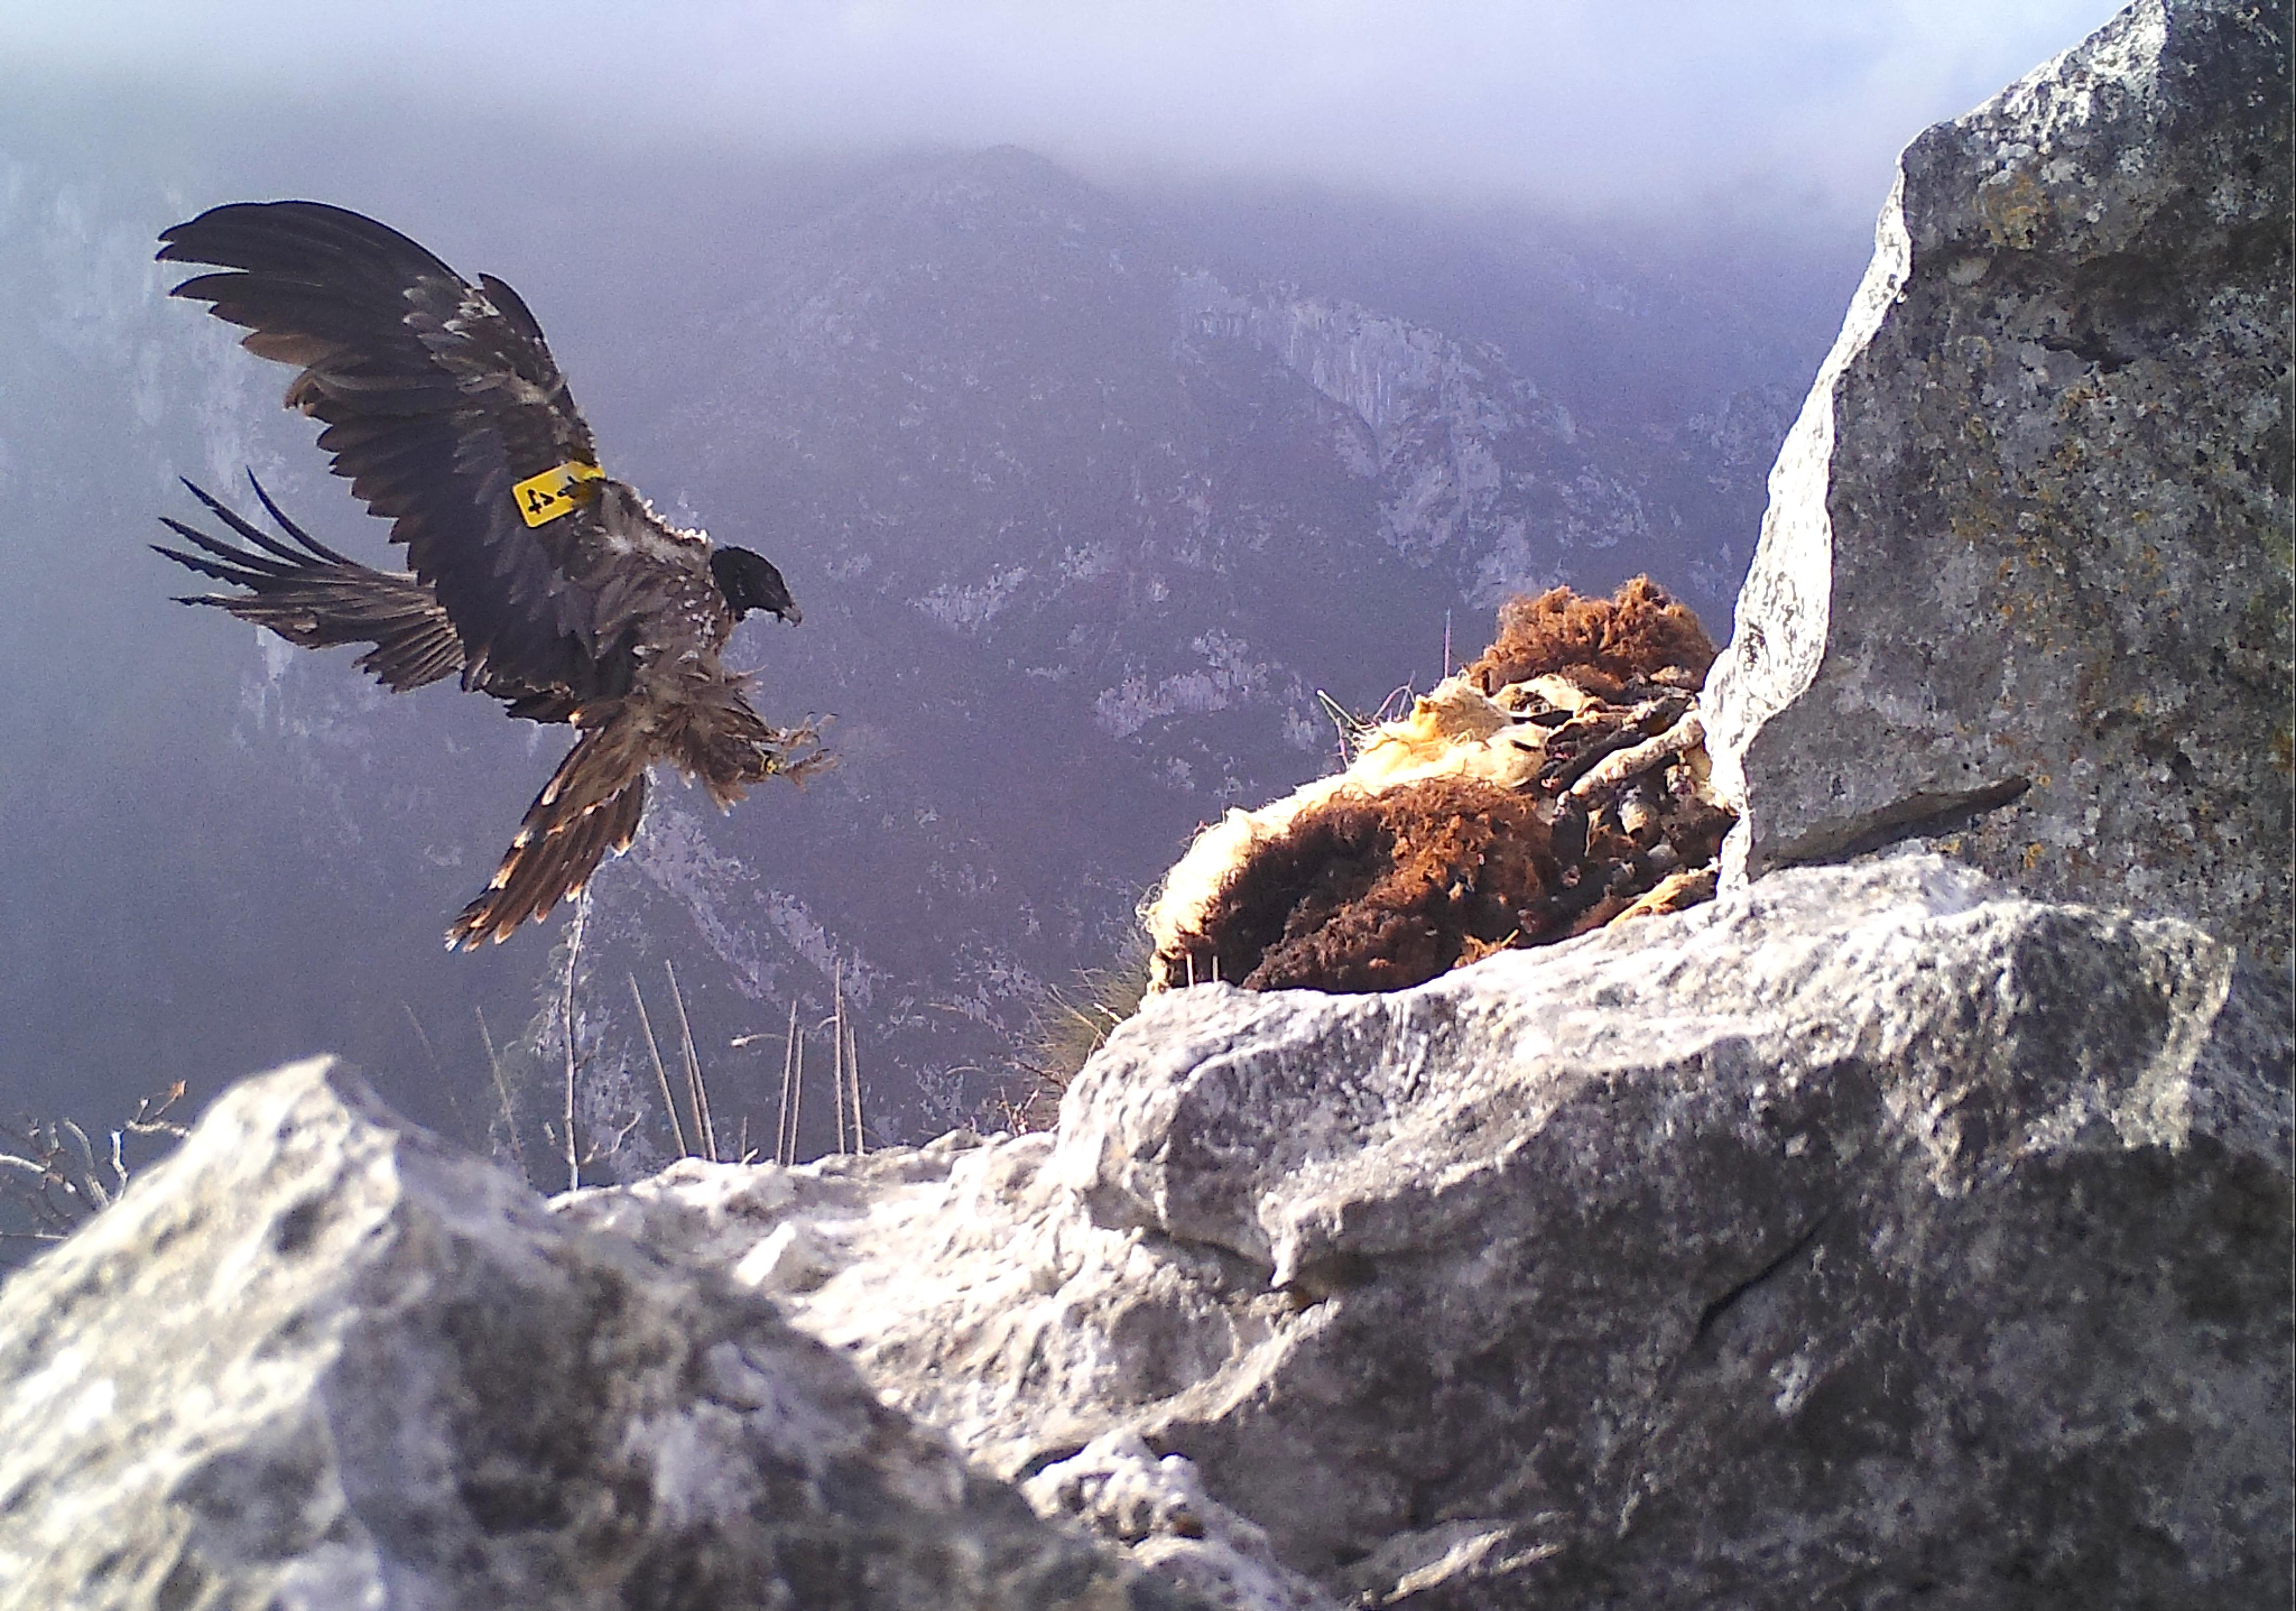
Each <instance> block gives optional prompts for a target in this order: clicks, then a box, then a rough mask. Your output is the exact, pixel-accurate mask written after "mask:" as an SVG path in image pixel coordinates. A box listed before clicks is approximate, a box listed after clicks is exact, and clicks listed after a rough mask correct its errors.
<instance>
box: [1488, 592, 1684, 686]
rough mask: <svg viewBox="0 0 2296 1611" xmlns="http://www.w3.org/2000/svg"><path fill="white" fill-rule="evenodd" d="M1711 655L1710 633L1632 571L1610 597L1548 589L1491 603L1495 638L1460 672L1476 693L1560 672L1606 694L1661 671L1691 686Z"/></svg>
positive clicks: (1682, 608) (1681, 608) (1672, 600)
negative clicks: (1496, 626) (1495, 615)
mask: <svg viewBox="0 0 2296 1611" xmlns="http://www.w3.org/2000/svg"><path fill="white" fill-rule="evenodd" d="M1714 654H1715V650H1714V640H1713V639H1711V638H1710V637H1707V636H1706V629H1705V628H1703V627H1702V626H1700V625H1699V624H1698V617H1697V616H1695V615H1693V614H1692V613H1691V612H1690V610H1689V608H1688V607H1687V606H1686V605H1684V604H1677V603H1676V602H1675V600H1674V599H1673V598H1671V597H1669V596H1668V594H1667V592H1666V590H1665V589H1664V588H1661V587H1660V586H1659V585H1658V584H1657V583H1655V582H1653V581H1652V580H1651V579H1650V578H1648V577H1646V576H1637V577H1636V578H1635V579H1633V580H1632V581H1630V582H1628V583H1627V584H1626V585H1625V586H1624V587H1622V588H1620V589H1619V590H1618V592H1617V594H1616V595H1614V596H1611V597H1610V598H1582V597H1581V596H1579V595H1578V594H1576V593H1573V592H1572V591H1571V590H1570V588H1551V589H1549V590H1548V591H1546V592H1545V593H1542V594H1540V595H1539V596H1538V597H1537V598H1529V597H1521V598H1513V599H1509V600H1508V601H1507V602H1506V603H1505V604H1502V605H1501V606H1500V607H1499V630H1498V639H1497V642H1495V643H1493V644H1492V645H1491V646H1490V647H1489V648H1488V649H1486V650H1484V651H1483V653H1482V658H1480V660H1478V661H1476V662H1475V663H1474V664H1473V665H1472V666H1470V667H1468V668H1467V676H1468V678H1469V680H1471V681H1472V682H1473V683H1474V684H1475V686H1477V687H1480V689H1482V690H1483V692H1484V693H1486V694H1496V693H1497V692H1498V691H1499V689H1501V688H1503V687H1505V686H1506V685H1507V684H1509V683H1513V682H1526V681H1529V679H1530V678H1534V677H1544V676H1547V675H1550V674H1556V673H1562V672H1566V671H1567V672H1570V673H1571V674H1572V675H1573V677H1574V678H1576V679H1577V680H1578V681H1579V683H1580V684H1581V685H1582V686H1586V687H1587V689H1588V691H1589V692H1593V693H1598V694H1601V695H1604V696H1606V697H1610V696H1615V695H1617V693H1618V692H1619V690H1620V687H1621V686H1624V685H1625V684H1626V683H1628V682H1632V681H1636V680H1638V679H1646V678H1654V677H1656V676H1657V675H1658V674H1659V673H1661V671H1673V672H1676V673H1678V674H1682V675H1683V676H1685V678H1686V679H1687V684H1686V686H1697V685H1698V684H1700V683H1702V682H1703V681H1704V680H1705V677H1706V669H1707V668H1708V667H1709V666H1710V665H1712V664H1713V663H1714ZM1590 672H1591V673H1593V674H1594V675H1593V676H1592V677H1590V676H1588V675H1587V674H1588V673H1590ZM1606 685H1607V686H1606Z"/></svg>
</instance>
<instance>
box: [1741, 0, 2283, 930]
mask: <svg viewBox="0 0 2296 1611" xmlns="http://www.w3.org/2000/svg"><path fill="white" fill-rule="evenodd" d="M2289 45H2290V39H2289V12H2288V7H2287V5H2286V4H2265V5H2253V4H2241V3H2238V0H2140V3H2139V4H2136V5H2133V6H2131V7H2130V8H2129V9H2128V11H2126V12H2122V13H2121V14H2120V16H2119V17H2118V18H2116V19H2114V21H2112V23H2111V24H2109V25H2108V26H2107V27H2105V28H2104V29H2102V30H2100V31H2099V32H2098V33H2097V34H2096V35H2095V37H2093V38H2091V39H2089V40H2088V41H2087V43H2085V44H2083V45H2081V46H2079V48H2078V49H2076V50H2073V51H2071V52H2068V53H2066V54H2065V55H2063V56H2061V57H2059V58H2058V59H2057V60H2055V61H2054V62H2049V63H2048V64H2047V65H2046V66H2044V67H2042V68H2041V69H2039V70H2037V71H2036V72H2034V73H2033V74H2032V75H2030V77H2028V78H2025V79H2023V80H2022V81H2021V82H2020V83H2017V84H2015V85H2013V86H2010V87H2009V88H2008V89H2006V90H2005V91H2003V92H2002V93H2001V94H2000V95H1997V96H1996V97H1995V98H1994V99H1993V100H1991V101H1989V102H1988V103H1986V104H1985V105H1983V106H1981V107H1979V108H1978V109H1977V110H1976V111H1972V112H1971V113H1969V114H1968V115H1967V116H1966V117H1964V118H1961V119H1956V120H1955V121H1954V122H1951V123H1945V124H1940V125H1939V126H1938V127H1934V128H1932V129H1931V130H1929V132H1927V133H1926V134H1924V135H1923V136H1921V137H1920V138H1919V139H1917V140H1915V142H1914V143H1913V144H1912V145H1911V146H1909V147H1908V148H1907V151H1906V153H1905V155H1904V157H1903V159H1902V160H1901V163H1900V176H1899V179H1898V185H1897V186H1896V188H1895V189H1894V190H1893V191H1892V192H1891V193H1890V200H1889V201H1888V203H1887V205H1885V206H1884V208H1883V209H1882V218H1881V221H1880V223H1879V225H1878V226H1877V227H1876V230H1875V242H1874V259H1873V263H1872V266H1871V267H1870V268H1869V269H1868V271H1867V274H1866V281H1865V284H1863V285H1862V286H1861V287H1860V288H1859V291H1858V292H1857V299H1856V300H1855V302H1854V303H1853V305H1852V307H1851V308H1850V310H1849V316H1848V318H1847V319H1846V321H1845V322H1844V324H1843V326H1842V330H1841V339H1840V341H1838V342H1837V343H1836V345H1835V347H1834V349H1833V353H1832V355H1831V356H1830V357H1829V358H1827V359H1826V361H1825V366H1824V367H1823V368H1822V369H1821V371H1820V373H1819V374H1818V378H1817V382H1816V386H1815V388H1814V389H1813V390H1812V391H1811V393H1810V396H1809V399H1808V404H1807V405H1806V406H1805V407H1804V408H1803V410H1802V413H1801V415H1800V420H1799V422H1798V423H1796V425H1795V426H1794V429H1793V432H1792V434H1791V436H1790V437H1789V439H1788V440H1787V442H1786V445H1785V447H1784V450H1783V451H1782V452H1781V454H1780V456H1779V457H1778V461H1777V464H1776V466H1775V469H1774V470H1773V472H1772V473H1771V480H1770V507H1769V513H1768V514H1767V518H1766V520H1765V522H1764V524H1763V530H1762V539H1761V544H1760V547H1759V550H1758V552H1757V554H1756V555H1755V559H1754V564H1753V570H1752V572H1751V575H1750V576H1749V577H1748V578H1747V581H1746V585H1745V589H1744V591H1743V593H1742V594H1741V595H1740V597H1739V601H1738V612H1737V635H1736V637H1735V638H1734V641H1733V642H1732V644H1731V645H1730V646H1729V648H1728V649H1726V651H1725V652H1724V653H1723V656H1722V658H1721V659H1720V660H1719V661H1718V662H1716V665H1715V670H1714V673H1713V675H1712V677H1711V678H1710V681H1709V683H1708V686H1707V708H1708V711H1709V719H1708V724H1707V726H1708V732H1709V734H1710V746H1709V747H1710V751H1711V752H1712V754H1713V757H1714V760H1715V769H1716V776H1717V777H1718V779H1719V780H1721V781H1722V782H1723V783H1724V784H1725V785H1726V788H1727V790H1728V791H1729V792H1731V793H1733V794H1734V798H1735V800H1736V801H1737V803H1739V805H1740V806H1741V809H1742V813H1743V826H1742V827H1741V829H1740V831H1739V833H1738V834H1737V835H1736V836H1735V838H1734V841H1733V842H1732V845H1731V847H1730V849H1729V851H1728V852H1727V854H1728V856H1729V858H1730V859H1731V861H1732V863H1733V865H1734V869H1735V871H1736V872H1737V873H1738V874H1739V875H1741V876H1743V875H1748V874H1751V875H1757V876H1759V875H1760V874H1761V873H1762V872H1764V871H1766V870H1767V869H1768V868H1771V867H1779V866H1784V865H1791V864H1793V863H1796V862H1807V861H1811V860H1824V859H1836V858H1839V857H1840V856H1841V855H1844V854H1847V853H1849V852H1850V851H1854V850H1856V849H1857V848H1859V847H1861V846H1863V847H1866V848H1871V847H1872V846H1873V845H1874V844H1877V843H1881V842H1887V841H1888V840H1889V839H1890V838H1891V837H1893V836H1897V837H1903V836H1905V835H1907V834H1912V833H1917V832H1925V833H1929V834H1939V833H1942V832H1945V831H1947V829H1948V827H1949V826H1956V824H1957V819H1964V818H1967V817H1968V816H1970V815H1971V814H1972V812H1975V813H1982V812H1985V811H1987V810H1990V811H1991V814H1990V815H1984V816H1982V817H1981V818H1980V822H1979V825H1978V826H1977V827H1976V828H1975V829H1974V830H1973V831H1971V832H1969V833H1967V834H1964V835H1963V836H1962V837H1961V838H1960V839H1958V840H1957V841H1956V848H1957V849H1958V851H1960V853H1961V854H1963V855H1964V856H1965V857H1966V858H1967V859H1969V860H1971V861H1972V862H1973V863H1974V864H1975V865H1977V866H1979V867H1983V868H1985V869H1986V870H1988V871H1989V872H1991V873H1993V874H1995V875H1997V876H2001V877H2005V878H2009V879H2012V880H2013V881H2015V882H2016V883H2018V884H2020V885H2021V887H2023V888H2026V889H2028V890H2030V891H2031V892H2035V893H2038V894H2046V895H2049V896H2053V897H2056V898H2060V899H2068V900H2099V901H2103V902H2106V903H2110V904H2120V903H2128V904H2132V905H2134V906H2136V907H2137V908H2139V909H2141V910H2144V911H2149V912H2157V913H2166V914H2174V915H2177V916H2186V917H2191V918H2193V919H2194V920H2196V921H2198V922H2200V923H2202V924H2203V925H2206V926H2208V927H2209V928H2210V930H2211V931H2212V932H2215V933H2220V934H2224V935H2226V936H2227V937H2230V938H2233V939H2235V940H2237V941H2240V942H2241V943H2243V944H2245V945H2247V946H2249V947H2251V949H2254V950H2255V951H2256V952H2257V953H2258V954H2259V955H2260V956H2262V957H2263V958H2266V959H2267V960H2274V961H2276V960H2284V959H2285V958H2286V957H2287V955H2288V950H2289V939H2290V930H2289V922H2290V917H2289V913H2290V899H2291V898H2290V885H2289V860H2288V845H2289V842H2290V834H2291V785H2290V767H2289V744H2290V736H2289V735H2290V727H2289V721H2290V716H2289V712H2290V699H2291V686H2290V681H2289V678H2290V666H2291V663H2292V657H2296V637H2292V634H2291V626H2290V596H2291V569H2290V547H2289V537H2288V532H2289V522H2290V520H2291V518H2292V514H2296V504H2292V487H2291V454H2290V431H2291V426H2292V419H2291V406H2292V399H2291V397H2290V392H2289V375H2290V366H2291V346H2292V343H2291V314H2290V306H2289V294H2288V287H2289V282H2290V272H2291V271H2290V259H2289V236H2290V218H2291V214H2290V168H2291V155H2290V147H2289V123H2290V114H2289V64H2288V63H2289ZM2020 791H2022V793H2020ZM2012 800H2013V801H2014V804H2013V805H2010V804H2009V803H2008V802H2009V801H2012ZM2000 808H2005V809H2000Z"/></svg>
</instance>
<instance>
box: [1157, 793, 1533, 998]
mask: <svg viewBox="0 0 2296 1611" xmlns="http://www.w3.org/2000/svg"><path fill="white" fill-rule="evenodd" d="M1555 875H1556V869H1555V866H1554V859H1553V857H1552V855H1551V854H1550V853H1549V851H1548V845H1547V833H1546V825H1545V824H1543V823H1541V822H1540V821H1539V819H1538V812H1537V811H1536V810H1535V809H1534V808H1533V806H1532V803H1531V801H1530V800H1529V798H1528V797H1527V796H1525V795H1523V794H1521V793H1517V792H1515V791H1513V790H1510V789H1505V788H1501V787H1499V786H1498V785H1495V784H1489V783H1484V782H1480V781H1479V780H1476V779H1472V778H1461V777H1436V778H1430V779H1428V780H1427V781H1425V782H1423V783H1415V784H1406V785H1402V786H1401V787H1398V788H1394V789H1390V790H1387V791H1385V792H1383V793H1379V794H1374V795H1370V796H1365V795H1360V794H1353V793H1349V794H1342V795H1339V796H1337V797H1335V798H1333V799H1332V800H1330V801H1325V802H1324V803H1323V804H1321V805H1318V806H1316V807H1313V808H1311V809H1310V810H1307V811H1305V812H1302V813H1301V814H1300V817H1299V818H1297V819H1296V820H1295V821H1293V822H1292V824H1291V826H1289V827H1287V828H1286V829H1285V830H1284V831H1283V833H1282V834H1279V835H1278V836H1277V837H1276V838H1275V839H1274V840H1273V841H1271V842H1268V843H1267V844H1266V845H1265V846H1263V847H1261V848H1260V849H1259V851H1258V852H1257V853H1255V854H1254V855H1253V856H1252V858H1251V859H1250V860H1248V861H1246V862H1245V863H1244V864H1243V865H1242V866H1241V867H1238V868H1237V869H1236V873H1235V875H1234V877H1233V878H1232V879H1231V880H1229V882H1228V883H1227V884H1226V886H1225V887H1224V888H1223V889H1222V890H1221V891H1220V893H1219V895H1218V898H1217V899H1216V900H1214V901H1213V903H1212V905H1211V907H1210V909H1209V910H1208V911H1206V912H1205V914H1204V919H1203V923H1202V925H1201V931H1200V934H1199V935H1198V936H1196V937H1195V938H1196V939H1197V941H1198V943H1197V945H1196V946H1195V947H1194V948H1193V951H1194V956H1195V963H1194V968H1195V974H1196V977H1198V978H1200V979H1201V978H1206V977H1209V976H1211V975H1212V974H1213V972H1214V970H1215V968H1216V969H1217V973H1218V977H1219V978H1222V979H1226V980H1228V981H1230V982H1237V983H1241V984H1242V985H1243V986H1244V987H1245V988H1247V989H1250V990H1288V989H1295V988H1306V989H1314V990H1349V991H1360V990H1401V989H1403V988H1405V987H1406V986H1408V985H1414V984H1418V983H1421V982H1424V981H1426V980H1429V979H1432V978H1434V977H1435V976H1436V975H1438V974H1442V973H1445V972H1447V970H1449V969H1450V968H1451V967H1453V966H1456V964H1457V963H1458V962H1459V961H1460V959H1461V958H1462V957H1464V956H1472V955H1479V954H1485V953H1488V951H1491V950H1495V949H1501V948H1502V947H1504V946H1505V945H1506V944H1507V943H1509V942H1510V941H1512V940H1513V939H1514V938H1515V937H1516V936H1517V934H1518V933H1520V932H1521V930H1522V928H1523V926H1524V924H1525V922H1526V921H1527V920H1528V919H1527V918H1526V914H1527V913H1529V912H1530V911H1532V910H1533V909H1535V908H1537V907H1538V904H1539V902H1540V901H1541V900H1542V898H1543V897H1544V896H1545V895H1546V892H1547V891H1548V890H1549V888H1550V886H1551V884H1552V882H1553V880H1554V877H1555Z"/></svg>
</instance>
